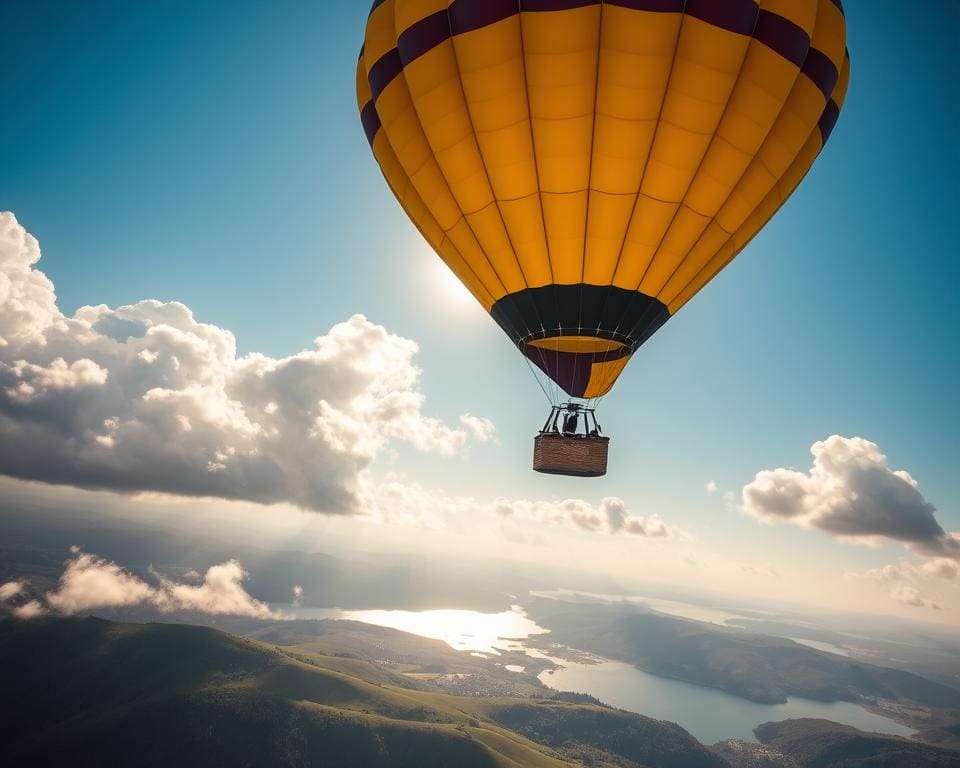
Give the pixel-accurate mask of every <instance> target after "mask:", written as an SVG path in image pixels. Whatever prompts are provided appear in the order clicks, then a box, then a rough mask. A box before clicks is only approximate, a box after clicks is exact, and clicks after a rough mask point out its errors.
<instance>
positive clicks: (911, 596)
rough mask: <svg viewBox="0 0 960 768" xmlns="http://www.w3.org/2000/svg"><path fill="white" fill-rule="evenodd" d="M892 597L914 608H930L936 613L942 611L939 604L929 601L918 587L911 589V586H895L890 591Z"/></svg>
mask: <svg viewBox="0 0 960 768" xmlns="http://www.w3.org/2000/svg"><path fill="white" fill-rule="evenodd" d="M890 597H892V598H893V599H894V600H896V601H897V602H898V603H903V604H904V605H910V606H913V607H914V608H930V609H931V610H934V611H939V610H940V604H939V603H937V602H935V601H933V600H928V599H927V598H925V597H924V596H923V595H921V594H920V590H918V589H917V588H916V587H911V586H910V585H909V584H898V585H897V586H895V587H894V588H893V589H892V590H891V591H890Z"/></svg>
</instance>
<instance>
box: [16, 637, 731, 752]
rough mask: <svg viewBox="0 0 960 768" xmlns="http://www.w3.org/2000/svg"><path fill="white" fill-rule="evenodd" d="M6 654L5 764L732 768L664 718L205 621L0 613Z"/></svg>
mask: <svg viewBox="0 0 960 768" xmlns="http://www.w3.org/2000/svg"><path fill="white" fill-rule="evenodd" d="M0 655H2V658H3V660H4V663H3V664H2V665H0V687H2V690H3V692H4V701H5V704H4V713H3V717H2V718H0V739H2V743H3V744H4V752H5V755H6V757H7V760H6V761H5V764H8V765H46V764H54V763H57V764H59V763H61V762H64V761H66V760H69V762H70V763H71V764H72V765H81V766H83V765H118V766H124V765H137V766H168V765H178V766H200V765H203V766H216V765H230V766H235V765H236V766H260V765H270V766H350V767H354V766H355V767H356V768H365V767H366V766H391V767H393V766H410V767H411V768H413V767H417V768H420V767H422V768H430V767H431V766H437V767H440V766H448V767H449V768H471V767H472V766H482V767H484V768H486V767H490V768H497V767H503V768H519V767H521V766H522V767H524V768H527V767H529V768H541V767H542V768H562V767H564V766H566V767H567V768H569V767H570V766H573V765H584V764H587V765H591V766H628V767H629V768H635V767H636V766H646V767H648V768H674V767H676V766H691V767H693V766H704V768H721V767H722V766H726V763H725V761H723V760H722V759H720V758H718V757H716V756H715V755H712V754H711V753H709V752H707V751H706V750H705V749H704V748H703V747H702V745H700V744H699V742H697V741H696V740H695V739H693V737H691V736H690V735H689V734H688V733H687V732H686V731H684V730H683V729H681V728H679V727H678V726H675V725H673V724H668V723H661V722H658V721H655V720H650V719H649V718H643V717H640V716H638V715H633V714H629V713H623V712H618V711H617V710H610V709H608V708H605V707H598V706H596V705H579V704H569V703H566V702H562V701H550V700H539V701H538V700H532V699H524V698H509V699H478V698H463V697H456V696H449V695H446V694H441V693H432V692H426V691H420V690H414V689H412V688H410V687H409V686H410V685H411V682H410V681H409V679H407V678H405V677H402V676H398V675H396V674H394V673H391V672H388V671H386V670H384V669H383V668H382V667H379V666H377V665H375V664H371V663H369V662H364V661H359V660H356V659H348V658H343V657H340V656H324V655H322V654H318V653H314V654H310V655H309V656H300V657H299V658H295V657H294V656H293V655H290V654H287V653H284V652H282V651H281V650H279V649H277V648H276V647H272V646H268V645H264V644H263V643H260V642H257V641H254V640H249V639H243V638H239V637H236V636H233V635H228V634H226V633H223V632H220V631H218V630H214V629H209V628H204V627H195V626H186V625H172V624H118V623H112V622H108V621H104V620H101V619H94V618H87V619H52V618H51V619H43V620H38V621H32V622H13V621H0ZM578 721H579V726H577V722H578ZM513 728H515V729H517V730H519V731H521V732H522V733H523V734H524V735H520V734H519V733H517V732H515V731H514V730H512V729H513ZM528 737H530V738H528ZM531 739H537V740H538V741H540V742H542V743H539V744H538V743H535V741H533V740H531Z"/></svg>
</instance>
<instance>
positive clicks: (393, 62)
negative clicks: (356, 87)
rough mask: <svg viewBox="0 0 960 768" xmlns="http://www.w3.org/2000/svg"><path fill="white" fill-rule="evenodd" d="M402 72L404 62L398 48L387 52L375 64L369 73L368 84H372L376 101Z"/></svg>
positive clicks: (371, 87) (372, 91)
mask: <svg viewBox="0 0 960 768" xmlns="http://www.w3.org/2000/svg"><path fill="white" fill-rule="evenodd" d="M402 71H403V62H401V61H400V54H399V53H398V52H397V49H396V48H392V49H391V50H389V51H387V52H386V53H385V54H383V56H381V57H380V58H379V59H377V60H376V61H375V62H374V63H373V66H372V67H370V70H369V71H368V72H367V82H369V83H370V91H371V93H372V94H373V99H374V101H376V99H377V97H378V96H380V94H381V93H383V89H384V88H386V87H387V86H388V85H390V83H391V82H393V79H394V78H395V77H396V76H397V75H399V74H400V73H401V72H402Z"/></svg>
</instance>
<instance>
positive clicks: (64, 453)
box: [0, 0, 960, 768]
mask: <svg viewBox="0 0 960 768" xmlns="http://www.w3.org/2000/svg"><path fill="white" fill-rule="evenodd" d="M391 1H392V0H391ZM588 5H591V4H589V3H585V4H584V6H588ZM614 5H615V4H614ZM760 5H761V6H766V5H770V4H768V3H760ZM813 5H816V3H813ZM834 5H837V6H838V5H839V3H835V4H834ZM693 6H696V4H695V3H694V4H693ZM693 6H691V9H690V10H689V13H690V14H691V15H695V14H696V13H699V11H696V8H695V7H693ZM438 7H439V6H438ZM445 7H446V6H445V5H444V8H445ZM843 10H844V13H845V17H846V24H847V27H846V29H847V47H848V48H849V50H850V52H851V60H852V62H853V63H852V71H853V73H854V74H853V75H852V76H851V86H850V90H849V94H848V96H847V98H846V101H845V102H844V104H843V112H842V114H841V116H840V118H839V120H838V122H837V126H836V129H835V131H834V132H833V134H832V136H831V138H830V143H829V145H827V146H826V147H825V148H824V149H823V156H822V157H821V158H820V159H819V160H818V161H817V163H816V164H814V166H813V167H812V169H811V170H810V173H809V174H808V175H807V177H806V179H805V180H804V182H803V184H801V185H800V186H799V187H798V188H797V191H796V193H795V194H794V195H793V197H791V199H790V201H789V202H788V203H787V204H786V205H785V206H784V209H783V211H782V212H781V213H779V214H778V215H777V216H775V217H774V218H773V219H772V220H771V222H770V223H769V225H767V226H766V227H765V228H764V229H763V231H762V232H761V233H760V234H759V235H758V236H757V237H756V238H755V239H754V240H753V242H751V244H750V245H749V246H748V247H747V248H746V249H745V250H744V251H743V253H742V254H741V255H740V256H739V257H738V259H737V260H736V262H735V263H733V264H731V265H730V266H729V267H728V268H726V269H725V270H724V271H723V272H722V273H721V274H720V275H719V276H717V278H716V280H715V281H714V282H713V283H711V285H710V286H709V287H708V288H707V289H705V290H704V292H703V295H700V296H697V297H696V299H695V300H694V301H692V302H691V303H690V304H689V305H688V306H686V307H684V309H683V311H682V312H680V313H679V314H678V315H677V316H676V317H675V318H672V319H671V321H670V322H669V323H668V324H666V325H665V326H664V327H663V328H662V329H661V330H660V331H659V332H657V334H656V336H654V337H652V338H651V339H650V340H649V341H648V342H646V343H645V344H644V346H643V348H642V349H641V350H639V351H637V352H636V354H635V359H634V360H633V361H632V363H631V364H630V366H629V367H627V368H626V369H625V370H624V373H623V374H622V376H620V378H619V381H618V383H617V386H616V388H615V389H613V390H612V391H611V393H610V394H609V395H607V396H605V397H604V398H603V400H602V403H600V404H599V406H598V411H597V413H598V419H599V420H600V422H602V424H603V427H604V433H605V434H608V435H609V436H610V438H611V442H610V458H609V465H608V467H607V473H606V475H605V476H603V477H599V478H594V479H589V480H588V479H583V478H574V477H563V476H558V475H543V474H537V473H534V472H532V471H531V469H530V449H531V445H530V442H531V437H533V435H534V434H535V433H536V431H537V430H538V429H539V428H540V426H541V425H542V424H543V419H544V418H545V416H546V414H547V412H548V410H549V407H548V405H547V404H546V403H545V402H544V400H543V394H544V393H543V392H541V390H540V388H539V387H538V386H537V384H536V383H535V382H534V381H533V380H532V379H531V376H530V373H529V372H528V366H527V365H526V364H525V363H524V362H523V358H522V356H521V355H519V354H517V351H516V349H514V348H513V345H512V344H511V343H510V341H509V340H508V339H506V338H505V337H504V335H503V333H502V332H501V330H500V329H499V328H498V327H497V326H496V324H495V323H494V322H493V321H492V320H491V319H490V317H488V315H487V313H486V312H485V311H484V310H483V309H482V308H481V307H480V306H479V305H478V304H477V303H476V302H475V301H474V298H473V296H471V295H470V293H469V292H468V291H467V290H466V289H465V288H464V287H463V286H462V285H461V284H460V283H459V282H457V281H456V280H455V279H454V278H453V276H452V275H451V273H450V272H449V271H448V270H447V268H446V267H445V266H444V265H443V263H442V262H440V261H439V260H438V259H437V257H436V255H435V254H434V253H433V251H432V250H431V249H430V247H429V246H428V245H427V244H426V243H425V242H423V241H422V239H421V237H420V234H419V233H418V231H417V229H416V228H415V227H413V226H411V224H410V222H409V221H408V220H407V219H406V217H405V216H404V214H403V211H402V210H400V207H399V206H398V205H397V202H396V200H394V197H393V195H392V194H391V192H390V189H389V188H388V187H387V185H386V184H384V182H383V179H382V178H381V177H380V173H379V170H378V168H377V163H376V162H374V160H373V158H372V157H371V155H370V148H369V147H368V145H367V140H366V139H365V137H364V131H363V130H362V129H361V127H360V125H359V123H358V117H357V114H356V112H357V108H356V98H355V94H354V86H355V76H354V70H355V67H356V63H357V49H358V48H359V45H360V41H361V40H362V39H363V38H362V33H363V30H364V28H365V24H366V19H367V13H368V9H367V8H365V7H364V8H360V7H356V8H353V7H350V8H346V7H344V8H336V9H335V8H332V7H329V8H328V7H326V6H322V5H317V4H310V3H305V2H304V3H301V2H289V3H283V4H281V6H280V7H279V8H277V9H273V10H268V9H265V8H263V7H262V6H261V5H260V4H257V3H252V2H239V3H235V4H231V9H230V12H229V13H226V12H225V11H224V9H223V8H222V7H218V4H216V3H202V4H192V3H186V2H179V0H176V1H175V2H164V3H160V2H146V3H141V4H136V5H135V6H133V5H129V4H125V3H119V2H107V3H102V4H96V6H95V7H92V8H85V9H80V8H77V7H74V6H73V4H70V3H50V4H44V5H43V7H28V6H27V5H21V6H17V7H14V8H10V9H7V11H6V12H5V22H4V24H5V26H6V27H8V33H7V34H6V35H5V38H6V40H7V42H8V44H7V45H6V46H5V50H4V51H3V52H0V63H2V64H3V70H4V72H5V73H7V75H5V77H4V84H3V86H2V89H3V93H4V96H5V98H4V103H5V104H7V105H8V108H9V109H8V114H7V115H6V117H5V119H4V121H2V125H0V211H2V212H0V652H2V654H3V657H4V659H5V660H7V662H8V663H6V664H4V665H3V671H2V672H0V684H2V688H3V690H4V692H5V694H6V695H5V697H4V698H5V700H6V703H5V704H4V706H3V712H4V716H3V717H2V718H0V731H2V734H0V738H2V739H3V742H4V744H6V745H7V746H8V747H9V755H10V756H11V759H12V760H13V761H14V762H15V763H17V764H34V765H44V764H53V763H59V762H61V761H62V760H63V759H64V757H65V756H67V755H69V756H71V760H72V762H75V763H79V764H81V765H103V764H117V765H121V764H130V765H133V764H137V765H151V764H152V765H169V764H172V763H178V764H184V765H211V764H224V765H226V764H236V763H237V762H238V761H241V760H242V761H245V762H246V763H247V764H251V765H345V766H348V765H349V766H352V765H358V766H359V765H369V766H381V765H382V766H401V765H410V766H427V765H437V766H472V765H477V766H534V767H536V766H573V765H586V766H617V767H619V768H635V767H636V766H640V767H641V768H642V767H644V766H646V767H647V768H659V767H660V766H663V767H664V768H673V767H675V768H683V767H686V766H693V767H694V768H696V766H705V767H706V766H710V767H715V768H731V767H732V768H755V767H759V766H770V767H772V768H796V767H797V766H804V767H806V766H823V767H824V768H830V767H831V766H836V768H841V766H842V767H843V768H848V767H850V766H900V765H903V766H921V765H923V766H926V765H930V766H941V765H942V766H953V765H960V484H958V478H957V473H956V467H957V466H958V462H960V452H958V447H957V437H956V429H957V426H958V425H960V400H958V398H957V397H956V392H958V391H960V356H958V355H957V354H956V346H957V345H956V339H957V331H958V330H960V328H958V324H957V320H956V318H955V317H953V316H952V314H951V312H952V306H953V305H954V304H955V303H956V284H957V278H958V276H960V273H958V267H957V263H956V259H955V257H954V256H953V253H954V252H955V246H954V244H953V239H954V238H953V232H952V229H953V224H952V219H953V218H955V216H956V213H957V211H958V210H960V207H958V204H960V190H958V187H957V184H956V177H957V172H958V171H960V144H958V142H957V139H956V136H957V133H956V131H957V129H958V127H960V106H958V104H960V85H958V80H957V77H956V72H957V71H958V64H960V62H958V54H957V51H956V46H955V43H956V40H957V39H958V37H960V10H958V7H957V6H956V5H955V4H953V3H948V2H942V3H931V4H929V8H928V9H927V10H926V12H925V13H919V12H918V10H917V9H915V8H912V7H907V6H902V5H898V4H894V3H892V2H885V3H866V2H853V0H851V1H850V2H847V3H844V9H843ZM764 12H765V11H761V13H764ZM558 13H559V11H558ZM931 19H933V20H934V21H935V23H931ZM891 50H896V51H898V55H897V56H896V57H891V56H889V51H891ZM378 146H379V145H378ZM134 755H135V756H136V758H134V757H132V756H134Z"/></svg>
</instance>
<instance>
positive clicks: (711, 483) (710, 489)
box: [705, 480, 720, 493]
mask: <svg viewBox="0 0 960 768" xmlns="http://www.w3.org/2000/svg"><path fill="white" fill-rule="evenodd" d="M705 487H706V489H707V493H716V492H717V491H718V490H719V489H720V486H719V485H717V483H716V481H715V480H708V481H707V484H706V486H705Z"/></svg>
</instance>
